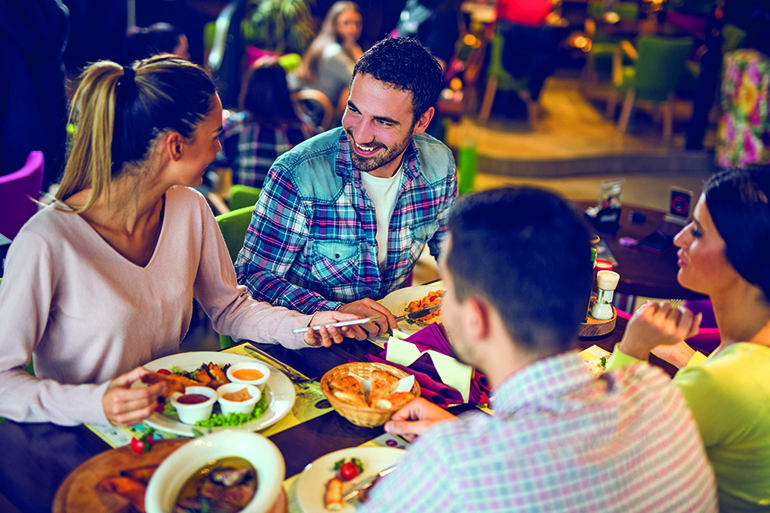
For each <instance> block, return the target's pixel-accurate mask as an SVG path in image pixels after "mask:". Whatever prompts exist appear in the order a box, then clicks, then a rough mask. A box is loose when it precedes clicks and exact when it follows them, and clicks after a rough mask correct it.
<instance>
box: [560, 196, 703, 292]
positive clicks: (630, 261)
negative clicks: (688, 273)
mask: <svg viewBox="0 0 770 513" xmlns="http://www.w3.org/2000/svg"><path fill="white" fill-rule="evenodd" d="M575 206H576V207H577V208H578V209H579V210H581V211H584V210H585V209H586V208H587V207H591V206H596V203H595V202H587V201H577V202H575ZM621 208H622V212H621V215H620V229H619V230H618V231H617V232H615V233H611V232H602V231H598V230H594V232H595V233H596V234H597V235H599V237H601V239H602V240H604V241H605V242H606V243H607V247H609V249H610V251H611V252H612V254H613V255H614V256H615V258H616V259H617V261H618V266H617V267H616V268H615V269H613V270H614V271H616V272H617V273H618V274H620V282H619V283H618V288H617V289H616V290H617V292H618V293H621V294H628V295H632V296H646V297H654V298H661V299H704V298H705V297H706V296H704V295H702V294H699V293H697V292H693V291H692V290H689V289H686V288H684V287H682V286H681V285H679V282H677V280H676V275H677V272H678V271H679V267H678V266H677V265H676V261H677V256H676V252H677V248H676V246H674V245H672V246H671V247H669V248H668V249H667V250H666V251H664V252H663V253H661V254H658V253H653V252H651V251H647V250H644V249H642V248H640V247H639V246H635V247H627V246H623V245H622V244H620V239H621V238H623V237H630V238H633V239H636V240H638V241H641V240H642V239H644V238H645V237H646V236H648V235H650V234H651V233H653V232H655V231H660V232H663V233H665V234H666V235H671V236H672V237H673V236H674V235H676V234H677V233H678V232H679V230H681V229H682V226H681V225H678V224H675V223H670V222H668V221H666V220H664V213H663V212H660V211H657V210H652V209H649V208H644V207H639V206H636V205H622V207H621ZM632 211H635V212H642V213H643V214H644V215H645V218H646V219H645V221H644V222H643V223H632V222H631V221H630V220H629V213H630V212H632Z"/></svg>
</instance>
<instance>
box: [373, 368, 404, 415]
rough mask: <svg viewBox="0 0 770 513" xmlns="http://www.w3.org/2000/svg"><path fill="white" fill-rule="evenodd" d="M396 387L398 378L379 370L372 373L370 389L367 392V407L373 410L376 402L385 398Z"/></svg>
mask: <svg viewBox="0 0 770 513" xmlns="http://www.w3.org/2000/svg"><path fill="white" fill-rule="evenodd" d="M397 386H398V378H397V377H395V376H394V375H393V374H391V373H389V372H385V371H381V370H375V371H372V388H371V390H370V391H369V406H371V407H372V408H375V407H376V406H375V405H376V404H377V401H379V400H380V399H382V398H383V397H386V396H388V395H390V394H391V392H393V390H395V388H396V387H397Z"/></svg>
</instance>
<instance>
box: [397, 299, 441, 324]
mask: <svg viewBox="0 0 770 513" xmlns="http://www.w3.org/2000/svg"><path fill="white" fill-rule="evenodd" d="M439 308H441V303H439V304H437V305H433V306H429V307H428V308H423V309H422V310H417V311H416V312H412V313H408V314H404V315H399V316H398V317H396V322H399V321H403V320H404V319H407V320H410V321H413V320H415V319H420V318H421V317H425V316H426V315H429V314H432V313H433V312H435V311H436V310H438V309H439Z"/></svg>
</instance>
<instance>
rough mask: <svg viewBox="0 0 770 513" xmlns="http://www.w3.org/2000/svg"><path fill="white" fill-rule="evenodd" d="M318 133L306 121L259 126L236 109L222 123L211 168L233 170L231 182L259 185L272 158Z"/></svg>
mask: <svg viewBox="0 0 770 513" xmlns="http://www.w3.org/2000/svg"><path fill="white" fill-rule="evenodd" d="M317 133H318V131H317V130H315V129H314V128H313V127H312V126H311V125H310V123H309V122H304V121H303V122H297V123H296V124H294V125H282V126H277V127H269V126H261V125H260V124H259V123H257V122H256V121H253V120H252V119H251V116H250V115H249V113H248V112H246V111H244V112H237V113H235V114H233V115H232V116H230V117H229V118H228V119H227V120H226V121H225V124H224V127H223V129H222V134H221V135H220V140H221V141H222V151H220V152H219V153H217V156H216V159H215V160H214V163H213V164H212V166H213V167H229V168H231V169H232V170H233V183H237V184H242V185H250V186H252V187H262V183H263V182H264V181H265V176H267V172H268V170H269V169H270V166H272V165H273V162H274V161H275V159H277V158H278V157H279V156H281V155H283V154H284V153H286V152H287V151H289V150H290V149H292V148H293V147H294V146H296V145H298V144H299V143H301V142H302V141H304V140H305V139H309V138H310V137H313V136H314V135H316V134H317Z"/></svg>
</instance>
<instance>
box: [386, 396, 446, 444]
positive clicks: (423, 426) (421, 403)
mask: <svg viewBox="0 0 770 513" xmlns="http://www.w3.org/2000/svg"><path fill="white" fill-rule="evenodd" d="M454 418H455V416H454V415H452V414H451V413H449V412H448V411H446V410H445V409H443V408H441V407H440V406H436V405H435V404H433V403H432V402H430V401H428V400H426V399H423V398H422V397H418V398H417V399H415V400H414V401H411V402H410V403H409V404H407V405H406V406H404V407H403V408H401V409H400V410H398V411H397V412H396V413H394V414H393V417H391V419H390V420H389V421H388V422H386V423H385V431H387V432H388V433H391V434H394V435H401V436H402V437H403V438H404V439H406V440H408V441H410V442H411V441H412V440H414V439H415V438H416V437H417V435H421V434H423V433H424V432H425V431H427V430H428V429H430V428H431V427H432V426H433V425H434V424H436V423H437V422H444V421H447V420H454Z"/></svg>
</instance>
